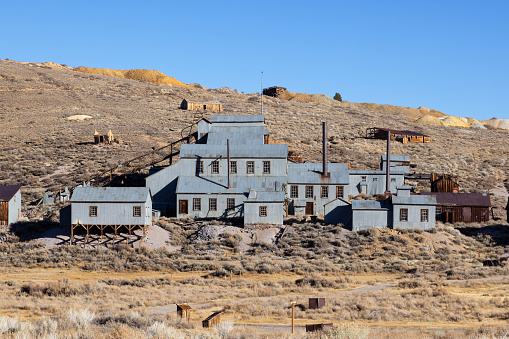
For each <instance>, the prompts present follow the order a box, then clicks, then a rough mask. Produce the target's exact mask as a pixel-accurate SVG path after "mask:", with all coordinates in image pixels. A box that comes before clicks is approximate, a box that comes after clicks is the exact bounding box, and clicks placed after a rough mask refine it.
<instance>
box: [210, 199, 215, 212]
mask: <svg viewBox="0 0 509 339" xmlns="http://www.w3.org/2000/svg"><path fill="white" fill-rule="evenodd" d="M209 211H217V199H216V198H210V199H209Z"/></svg>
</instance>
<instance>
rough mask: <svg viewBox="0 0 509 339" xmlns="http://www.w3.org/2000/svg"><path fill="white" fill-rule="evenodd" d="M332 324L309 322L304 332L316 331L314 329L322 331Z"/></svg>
mask: <svg viewBox="0 0 509 339" xmlns="http://www.w3.org/2000/svg"><path fill="white" fill-rule="evenodd" d="M332 326H333V324H332V323H327V324H310V325H306V332H316V331H322V330H323V329H325V328H331V327H332Z"/></svg>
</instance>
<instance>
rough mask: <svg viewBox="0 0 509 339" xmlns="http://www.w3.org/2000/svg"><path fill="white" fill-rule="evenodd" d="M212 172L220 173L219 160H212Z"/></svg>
mask: <svg viewBox="0 0 509 339" xmlns="http://www.w3.org/2000/svg"><path fill="white" fill-rule="evenodd" d="M212 173H219V161H217V160H215V161H212Z"/></svg>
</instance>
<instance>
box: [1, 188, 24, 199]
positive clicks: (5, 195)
mask: <svg viewBox="0 0 509 339" xmlns="http://www.w3.org/2000/svg"><path fill="white" fill-rule="evenodd" d="M20 189H21V185H10V186H0V201H9V200H11V199H12V197H13V196H14V195H15V194H16V193H18V191H19V190H20Z"/></svg>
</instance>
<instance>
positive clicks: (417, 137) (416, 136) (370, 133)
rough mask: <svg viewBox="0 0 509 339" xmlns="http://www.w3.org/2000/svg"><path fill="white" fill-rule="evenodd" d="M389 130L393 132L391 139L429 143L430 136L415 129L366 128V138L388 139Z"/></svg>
mask: <svg viewBox="0 0 509 339" xmlns="http://www.w3.org/2000/svg"><path fill="white" fill-rule="evenodd" d="M387 132H390V134H391V140H396V141H399V142H402V143H404V144H406V143H407V142H417V143H428V142H430V138H429V136H427V135H424V134H421V133H418V132H413V131H398V130H395V129H389V128H380V127H370V128H367V129H366V138H368V139H382V140H385V139H387Z"/></svg>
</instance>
